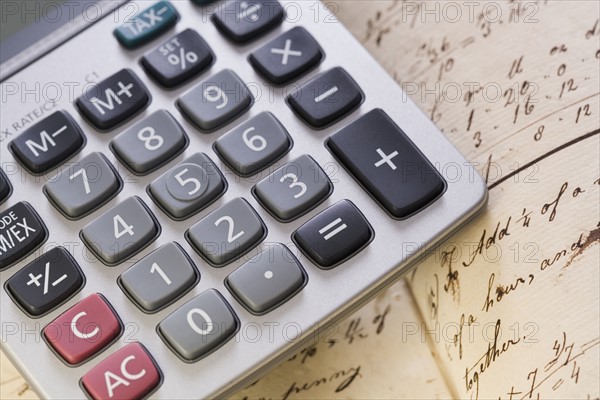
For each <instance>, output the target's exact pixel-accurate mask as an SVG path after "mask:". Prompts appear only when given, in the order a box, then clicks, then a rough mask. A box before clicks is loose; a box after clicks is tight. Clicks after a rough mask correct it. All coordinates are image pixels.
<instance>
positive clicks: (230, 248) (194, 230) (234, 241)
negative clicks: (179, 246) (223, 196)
mask: <svg viewBox="0 0 600 400" xmlns="http://www.w3.org/2000/svg"><path fill="white" fill-rule="evenodd" d="M266 235H267V229H266V227H265V225H264V223H263V221H262V219H261V218H260V217H259V216H258V214H257V213H256V211H254V209H253V208H252V206H251V205H250V204H249V203H248V202H247V201H246V200H244V199H243V198H241V197H238V198H236V199H233V200H231V201H230V202H228V203H227V204H225V205H224V206H221V207H219V208H217V209H216V210H215V211H213V212H211V213H210V214H208V215H207V216H206V217H204V218H202V219H201V220H200V221H199V222H197V223H196V224H195V225H193V226H192V227H191V228H190V229H189V231H188V232H187V235H186V236H187V238H188V240H189V242H190V243H191V244H192V246H193V247H194V249H195V250H196V251H197V252H198V253H199V254H200V255H201V256H202V257H203V258H204V259H205V260H206V261H208V263H210V264H211V265H213V266H216V267H220V266H223V265H225V264H227V263H229V262H231V261H233V260H234V259H236V258H239V257H240V256H242V255H243V254H244V253H246V252H247V251H249V250H250V249H251V248H253V247H254V246H256V245H258V243H260V242H261V241H262V240H263V239H264V238H265V236H266Z"/></svg>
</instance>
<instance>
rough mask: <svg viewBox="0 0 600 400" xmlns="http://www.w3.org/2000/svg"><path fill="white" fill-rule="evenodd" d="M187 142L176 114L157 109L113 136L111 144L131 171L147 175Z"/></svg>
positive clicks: (174, 154)
mask: <svg viewBox="0 0 600 400" xmlns="http://www.w3.org/2000/svg"><path fill="white" fill-rule="evenodd" d="M188 142H189V140H188V137H187V135H186V134H185V132H184V131H183V128H182V127H181V126H180V125H179V123H177V121H176V120H175V118H173V116H172V115H171V114H170V113H169V112H168V111H166V110H159V111H156V112H155V113H152V114H150V115H149V116H147V117H146V118H144V119H143V120H141V121H140V122H138V123H137V124H135V125H133V126H132V127H130V128H129V129H127V130H126V131H125V132H123V133H121V134H120V135H119V136H117V137H116V138H114V139H113V140H112V142H111V143H110V147H111V149H112V151H113V153H115V155H116V156H117V158H118V159H119V161H121V162H122V163H123V164H125V166H126V167H127V168H129V169H130V170H131V171H132V172H133V173H135V174H138V175H146V174H148V173H150V172H152V171H154V170H155V169H157V168H160V167H161V166H163V165H164V164H166V163H167V162H169V161H170V160H172V159H173V158H174V157H176V156H177V155H178V154H180V153H181V152H182V151H183V150H185V148H186V147H187V145H188Z"/></svg>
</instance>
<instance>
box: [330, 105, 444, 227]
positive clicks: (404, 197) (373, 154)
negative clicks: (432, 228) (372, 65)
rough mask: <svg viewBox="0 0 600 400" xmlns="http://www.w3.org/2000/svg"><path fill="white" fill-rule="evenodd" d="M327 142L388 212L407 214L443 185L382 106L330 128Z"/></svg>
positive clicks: (396, 215) (437, 193)
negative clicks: (338, 129) (336, 128)
mask: <svg viewBox="0 0 600 400" xmlns="http://www.w3.org/2000/svg"><path fill="white" fill-rule="evenodd" d="M327 146H328V148H329V150H330V151H331V152H332V153H333V155H334V156H335V157H336V158H337V159H338V160H339V161H340V162H341V163H342V164H343V165H344V167H345V168H347V169H348V170H349V171H350V173H351V174H352V175H354V177H355V179H356V180H358V182H359V183H360V184H361V185H362V186H363V187H364V188H365V189H366V190H367V191H369V193H371V195H372V196H373V197H374V198H375V199H376V200H377V201H378V202H379V203H380V204H381V205H382V206H383V208H384V209H385V210H387V212H388V213H389V214H390V215H391V216H392V217H393V218H396V219H405V218H408V217H410V216H411V215H412V214H414V213H416V212H418V211H420V210H421V209H423V208H425V207H427V206H428V205H429V204H431V203H432V202H433V201H435V200H436V199H437V198H439V197H440V196H441V195H442V194H443V193H444V190H445V188H446V182H445V180H444V178H442V176H441V175H440V174H439V172H438V171H437V170H436V169H435V168H434V167H433V165H431V163H430V162H429V161H428V160H427V159H426V158H425V156H424V155H423V154H422V153H421V152H420V151H419V149H418V148H417V147H416V146H415V145H414V144H413V142H411V140H410V139H409V138H408V137H407V136H406V134H405V133H404V132H403V131H402V130H401V129H400V128H399V127H398V126H397V125H396V124H395V123H394V122H393V121H392V120H391V119H390V117H389V116H388V115H387V114H386V113H385V112H383V111H382V110H381V109H375V110H372V111H370V112H368V113H367V114H365V115H363V116H362V117H360V118H359V119H357V120H356V121H354V122H352V123H351V124H350V125H348V126H346V127H345V128H343V129H341V130H340V131H339V132H337V133H335V134H334V135H333V136H331V137H330V138H329V140H328V141H327Z"/></svg>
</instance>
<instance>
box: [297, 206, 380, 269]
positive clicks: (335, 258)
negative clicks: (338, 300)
mask: <svg viewBox="0 0 600 400" xmlns="http://www.w3.org/2000/svg"><path fill="white" fill-rule="evenodd" d="M374 236H375V233H374V231H373V228H371V225H370V224H369V222H368V221H367V219H366V218H365V217H364V215H362V213H361V212H360V211H359V210H358V208H356V206H355V205H354V204H353V203H352V202H351V201H349V200H341V201H339V202H337V203H335V204H334V205H332V206H331V207H329V208H327V209H326V210H325V211H322V212H321V213H319V214H318V215H317V216H315V217H313V218H312V219H311V220H309V221H308V222H306V223H305V224H304V225H302V226H301V227H300V228H298V229H297V230H296V231H295V232H294V233H293V234H292V240H293V241H294V243H296V244H297V245H298V247H299V248H300V250H301V251H302V252H303V253H304V254H305V255H306V256H307V257H308V258H309V259H310V260H311V261H313V262H314V263H315V264H316V265H318V266H319V267H320V268H322V269H330V268H333V267H335V266H337V265H338V264H340V263H342V262H344V261H346V260H348V259H349V258H350V257H352V256H353V255H355V254H356V253H358V252H359V251H361V250H362V249H364V248H365V246H367V245H368V244H369V243H371V241H372V240H373V238H374Z"/></svg>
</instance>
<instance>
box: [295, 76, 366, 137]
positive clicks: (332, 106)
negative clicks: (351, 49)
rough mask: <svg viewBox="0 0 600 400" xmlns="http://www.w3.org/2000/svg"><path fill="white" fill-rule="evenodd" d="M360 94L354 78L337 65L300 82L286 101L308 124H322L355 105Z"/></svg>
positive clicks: (360, 100)
mask: <svg viewBox="0 0 600 400" xmlns="http://www.w3.org/2000/svg"><path fill="white" fill-rule="evenodd" d="M363 98H364V96H363V93H362V91H361V90H360V87H359V86H358V85H357V84H356V82H354V79H352V78H351V77H350V75H348V73H347V72H346V71H345V70H344V69H343V68H340V67H336V68H333V69H330V70H329V71H326V72H324V73H322V74H320V75H319V76H317V77H316V78H314V79H312V80H310V81H309V82H307V83H305V84H304V85H302V86H301V87H300V88H299V89H298V90H296V91H295V92H294V93H292V94H291V95H290V96H288V98H287V101H288V103H289V105H290V106H291V107H292V109H293V110H294V112H295V113H296V114H298V115H299V116H300V117H302V118H303V119H304V120H305V121H306V122H308V123H309V124H310V125H311V126H313V127H315V128H324V127H326V126H327V125H329V124H331V123H333V122H335V121H336V120H338V119H340V118H342V117H343V116H345V115H346V114H348V113H350V112H351V111H352V110H354V109H355V108H356V107H358V106H359V105H360V103H362V101H363Z"/></svg>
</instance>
